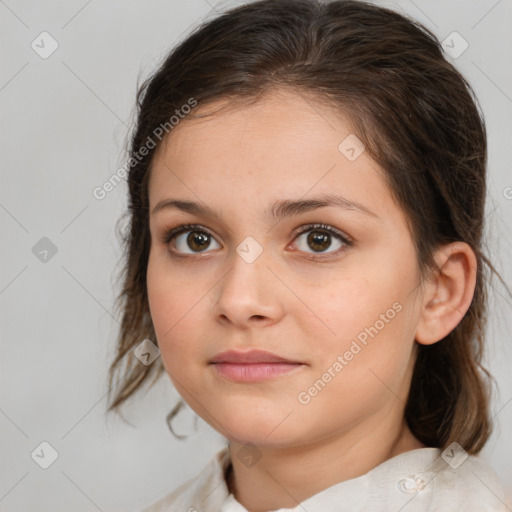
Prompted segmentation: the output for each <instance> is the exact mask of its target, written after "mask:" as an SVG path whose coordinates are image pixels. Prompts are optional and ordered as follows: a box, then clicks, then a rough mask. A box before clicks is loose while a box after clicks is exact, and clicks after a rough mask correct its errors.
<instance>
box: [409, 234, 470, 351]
mask: <svg viewBox="0 0 512 512" xmlns="http://www.w3.org/2000/svg"><path fill="white" fill-rule="evenodd" d="M434 258H435V260H436V263H437V266H438V269H439V270H438V271H436V272H435V273H434V275H433V276H432V277H431V278H430V279H429V280H428V282H427V283H425V286H424V294H423V302H422V309H421V313H420V318H419V322H418V327H417V329H416V334H415V339H416V341H417V342H418V343H421V344H422V345H431V344H433V343H436V342H437V341H439V340H442V339H443V338H444V337H445V336H447V335H448V334H449V333H450V332H451V331H453V329H455V327H457V325H458V324H459V323H460V321H461V320H462V318H463V317H464V315H465V314H466V312H467V310H468V309H469V306H470V304H471V300H472V299H473V294H474V291H475V284H476V268H477V261H476V256H475V253H474V252H473V250H472V249H471V247H470V246H469V245H468V244H466V243H464V242H452V243H450V244H447V245H443V246H442V247H441V248H440V249H438V250H437V251H436V253H435V255H434Z"/></svg>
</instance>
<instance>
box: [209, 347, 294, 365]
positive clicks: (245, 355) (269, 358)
mask: <svg viewBox="0 0 512 512" xmlns="http://www.w3.org/2000/svg"><path fill="white" fill-rule="evenodd" d="M210 363H212V364H218V363H232V364H251V363H252V364H254V363H284V364H287V363H288V364H300V361H294V360H291V359H286V358H284V357H281V356H278V355H276V354H272V353H271V352H266V351H265V350H251V351H249V352H239V351H237V350H228V351H226V352H221V353H219V354H217V355H216V356H215V357H214V358H213V359H212V360H211V361H210Z"/></svg>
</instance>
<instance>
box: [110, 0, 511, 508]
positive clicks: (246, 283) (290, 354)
mask: <svg viewBox="0 0 512 512" xmlns="http://www.w3.org/2000/svg"><path fill="white" fill-rule="evenodd" d="M472 94H473V93H472V89H471V87H470V86H469V84H468V83H467V82H466V81H465V79H464V78H463V77H462V76H461V74H460V73H459V72H458V71H457V70H456V69H455V68H454V67H453V65H452V64H450V63H449V62H447V60H446V59H445V58H444V56H443V52H442V49H441V46H440V44H439V42H438V41H437V40H436V38H435V37H434V35H433V34H431V33H430V32H429V31H428V30H427V29H425V28H424V27H423V26H421V25H419V24H418V23H416V22H414V21H411V20H409V19H406V18H405V17H403V16H401V15H399V14H398V13H396V12H393V11H391V10H387V9H384V8H380V7H377V6H374V5H371V4H367V3H364V2H359V1H351V0H349V1H334V2H330V3H327V4H322V3H319V2H317V1H314V0H275V1H274V0H263V1H260V2H254V3H250V4H246V5H244V6H241V7H238V8H235V9H232V10H231V11H228V12H227V13H224V14H222V15H220V16H218V17H217V18H216V19H214V20H212V21H209V22H208V23H205V24H204V25H202V26H201V27H199V28H198V29H196V30H195V31H194V33H193V34H191V35H190V36H189V37H187V38H186V40H184V41H183V42H182V43H181V44H179V45H178V46H177V47H176V48H175V49H173V51H172V52H171V53H170V55H169V56H168V57H167V59H166V60H165V62H164V63H163V64H162V66H161V67H160V69H158V71H157V72H156V73H155V74H154V75H153V76H152V77H151V78H150V79H149V80H148V81H147V82H146V83H145V84H144V85H143V86H142V87H141V89H140V92H139V96H138V107H139V110H138V120H137V126H136V128H135V130H134V133H133V138H132V141H131V155H130V156H131V158H130V161H129V162H130V164H129V165H130V170H129V176H128V182H129V200H130V203H129V220H130V225H129V229H128V231H127V233H126V240H125V241H126V265H125V275H124V279H125V280H124V287H123V290H122V293H121V295H120V302H119V304H120V306H121V308H122V313H123V322H122V329H121V333H120V337H119V342H118V350H117V358H116V359H115V361H114V362H113V364H112V368H111V382H114V381H115V376H117V375H118V374H119V373H121V381H120V384H119V386H118V387H117V390H116V395H115V396H114V397H113V399H112V400H111V405H110V410H116V409H118V408H119V406H120V405H121V404H122V403H123V402H124V401H125V400H126V399H127V398H128V397H130V396H131V395H132V394H133V393H134V392H135V391H136V390H138V389H139V388H140V387H141V386H142V385H143V384H144V382H147V381H148V379H150V378H151V377H153V382H154V381H155V379H156V378H158V377H159V376H160V375H161V374H163V373H167V375H168V376H169V378H170V379H171V381H172V383H173V384H174V386H175V387H176V389H177V390H178V392H179V393H180V395H181V396H182V397H183V399H184V400H185V401H186V402H187V403H188V405H189V406H190V407H191V408H192V409H193V410H194V411H195V412H196V413H197V414H198V415H199V416H200V417H202V418H203V419H204V420H205V421H206V422H208V423H209V424H210V425H211V426H212V427H213V428H214V429H216V430H217V431H218V432H220V433H221V434H222V435H223V436H224V437H225V438H226V439H227V441H228V443H227V446H226V447H225V448H224V449H223V450H221V451H220V452H219V453H217V454H216V455H215V457H213V458H212V459H211V462H210V463H209V464H208V465H207V466H206V467H205V468H204V470H203V471H202V472H201V473H200V474H199V475H198V476H197V477H196V478H194V479H192V480H190V481H188V482H187V483H185V484H183V485H182V486H181V487H179V488H178V489H176V490H174V491H173V492H172V493H171V494H169V495H168V496H166V497H164V498H162V499H161V500H159V501H158V502H156V503H154V504H153V505H152V506H150V507H149V508H147V509H146V512H156V511H187V510H188V511H201V512H207V511H211V512H213V511H223V512H235V511H250V512H266V511H275V510H294V511H295V510H297V511H299V510H307V511H308V512H313V511H322V512H328V511H333V512H334V511H336V512H340V511H342V510H346V511H351V512H354V511H363V510H364V511H372V512H375V511H377V510H386V511H388V510H393V511H398V510H414V511H426V510H435V511H444V510H446V511H447V510H450V511H453V510H464V511H478V512H482V511H491V510H492V511H495V510H505V505H504V498H503V490H502V488H501V486H500V482H499V481H498V479H497V477H496V475H495V474H494V472H493V471H492V470H491V469H490V468H489V467H488V466H487V465H486V464H485V463H484V462H483V461H482V460H480V459H479V458H478V457H477V454H478V452H479V451H480V450H481V449H482V447H483V446H484V444H485V443H486V441H487V439H488V437H489V435H490V432H491V422H490V415H489V392H490V386H489V383H488V373H487V372H486V370H485V369H484V368H483V367H482V365H481V358H482V350H483V345H484V339H485V332H484V328H485V305H486V287H487V284H488V279H489V272H488V269H490V270H491V271H493V267H492V265H491V264H490V263H489V261H488V260H487V258H486V256H485V255H484V254H483V253H482V250H481V240H482V231H483V214H484V198H485V186H486V177H485V173H486V135H485V127H484V123H483V120H482V118H481V116H480V114H479V111H478V109H477V107H476V104H475V101H474V99H473V97H472ZM485 265H487V267H486V266H485ZM142 340H150V341H149V342H148V341H145V342H144V343H150V342H152V343H154V344H156V345H158V349H159V350H160V353H161V358H158V359H156V360H155V361H154V362H151V363H150V359H152V358H150V354H151V353H152V352H153V351H155V350H156V347H154V346H153V348H152V349H149V348H148V346H146V348H145V350H146V352H145V354H146V361H144V360H142V362H143V363H144V364H141V360H140V359H141V358H140V357H136V354H137V349H138V347H140V344H141V342H142ZM134 352H135V354H134ZM148 354H149V355H148ZM125 364H127V365H128V366H127V367H125V366H124V365H125ZM123 372H124V373H123Z"/></svg>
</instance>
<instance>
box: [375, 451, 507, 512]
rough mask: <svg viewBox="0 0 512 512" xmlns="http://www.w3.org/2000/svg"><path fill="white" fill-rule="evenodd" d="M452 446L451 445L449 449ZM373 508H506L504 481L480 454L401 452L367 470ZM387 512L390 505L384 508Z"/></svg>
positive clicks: (445, 511) (492, 511) (484, 511)
mask: <svg viewBox="0 0 512 512" xmlns="http://www.w3.org/2000/svg"><path fill="white" fill-rule="evenodd" d="M449 448H450V447H449ZM368 477H369V479H368V485H367V487H368V495H369V503H371V505H372V510H381V509H382V508H379V507H382V503H383V502H385V503H387V504H388V505H393V506H394V507H396V508H397V509H401V508H404V509H405V508H406V507H407V505H408V504H409V503H410V504H411V505H410V507H409V508H411V507H412V509H413V510H415V511H418V512H419V511H424V510H425V511H426V510H435V511H436V512H453V510H463V511H464V512H504V511H506V510H507V507H506V505H505V497H504V490H503V486H502V483H501V482H500V480H499V478H498V476H497V475H496V473H495V472H494V471H493V470H492V469H491V467H490V466H489V465H488V464H487V463H486V462H485V461H484V460H483V459H481V458H480V457H479V456H474V455H468V454H467V453H466V452H464V450H462V449H461V450H457V449H455V450H449V449H447V450H445V451H441V450H440V449H437V448H423V449H418V450H413V451H410V452H406V453H403V454H401V455H398V456H396V457H394V458H393V459H390V460H388V461H386V462H385V463H383V464H381V465H380V466H378V467H377V468H375V469H374V470H372V471H370V473H368ZM386 510H387V509H386Z"/></svg>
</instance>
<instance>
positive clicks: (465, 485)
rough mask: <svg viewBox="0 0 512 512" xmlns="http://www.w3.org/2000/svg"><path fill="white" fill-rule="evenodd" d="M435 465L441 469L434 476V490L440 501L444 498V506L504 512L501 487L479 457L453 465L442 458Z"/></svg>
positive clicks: (492, 471) (470, 456)
mask: <svg viewBox="0 0 512 512" xmlns="http://www.w3.org/2000/svg"><path fill="white" fill-rule="evenodd" d="M442 463H444V466H443V464H442ZM438 466H441V467H442V469H441V470H440V471H439V472H438V473H437V474H435V475H434V477H435V478H434V482H435V489H437V491H438V496H439V499H441V497H443V496H444V498H445V503H447V504H448V503H450V502H451V504H457V506H458V507H459V508H460V509H461V510H465V511H467V512H473V511H474V512H501V511H504V510H506V506H505V493H504V490H503V485H502V483H501V481H500V479H499V478H498V476H497V475H496V473H495V472H494V470H493V469H492V468H491V467H490V466H489V465H488V464H487V462H485V461H484V460H483V459H481V458H480V457H478V456H474V455H469V456H467V458H462V459H460V460H459V461H457V462H456V463H455V464H450V463H447V462H446V460H444V459H442V460H440V461H438ZM446 510H448V508H446Z"/></svg>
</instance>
